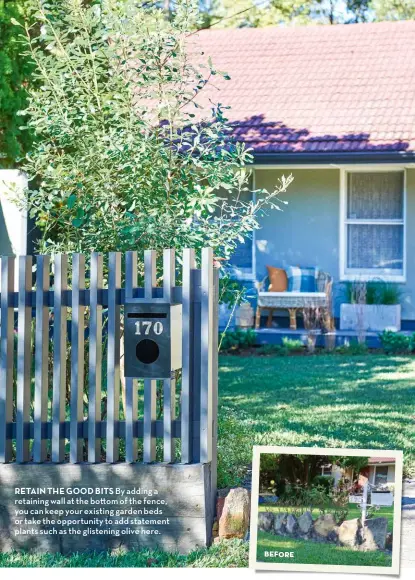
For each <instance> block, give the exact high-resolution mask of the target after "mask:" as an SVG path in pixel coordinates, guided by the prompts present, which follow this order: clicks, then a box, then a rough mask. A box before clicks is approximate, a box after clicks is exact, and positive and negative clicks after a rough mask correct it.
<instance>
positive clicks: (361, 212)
mask: <svg viewBox="0 0 415 580" xmlns="http://www.w3.org/2000/svg"><path fill="white" fill-rule="evenodd" d="M347 209H348V211H347V218H348V219H365V220H368V219H388V220H390V219H402V217H403V173H402V172H395V173H387V172H382V173H349V187H348V200H347Z"/></svg>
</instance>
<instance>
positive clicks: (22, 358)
mask: <svg viewBox="0 0 415 580" xmlns="http://www.w3.org/2000/svg"><path fill="white" fill-rule="evenodd" d="M31 290H32V258H31V257H30V256H20V257H19V306H18V315H17V316H18V323H17V324H18V326H17V328H18V332H17V395H16V461H17V463H25V462H26V461H29V458H30V447H29V444H30V441H29V438H28V437H26V436H25V434H26V433H25V424H27V423H29V420H30V359H31V340H30V339H31V337H30V333H31V307H30V305H29V300H28V293H29V292H30V291H31Z"/></svg>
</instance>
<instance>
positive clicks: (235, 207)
mask: <svg viewBox="0 0 415 580" xmlns="http://www.w3.org/2000/svg"><path fill="white" fill-rule="evenodd" d="M198 14H199V11H198V7H197V2H193V1H189V0H181V1H179V2H177V4H176V10H175V12H174V14H173V15H172V17H171V18H170V19H166V18H165V12H164V10H163V8H162V7H157V5H156V6H155V4H154V3H143V2H136V1H134V0H122V1H119V0H102V1H101V2H99V3H98V4H96V5H92V6H91V5H89V6H85V4H84V2H82V0H63V1H62V2H61V3H60V4H59V5H58V6H56V3H53V4H51V5H49V4H48V2H47V1H42V2H39V4H38V8H37V13H36V21H37V28H36V29H35V30H40V32H39V33H38V34H34V32H33V30H34V29H33V28H32V27H31V26H29V25H27V24H24V23H18V22H17V21H14V24H15V25H16V26H20V27H21V37H22V39H23V41H24V42H25V44H26V53H27V55H28V57H29V58H30V59H31V61H32V63H33V66H34V76H35V79H36V83H34V84H33V85H32V86H31V88H30V89H29V94H28V106H27V109H26V110H25V111H24V115H25V118H28V119H29V120H28V122H27V125H26V127H27V128H28V129H29V130H30V131H32V132H33V133H34V134H35V136H36V139H35V144H34V146H33V149H32V151H31V152H30V154H28V155H27V158H26V163H25V170H26V171H27V173H28V175H29V178H30V180H31V182H32V190H31V191H30V193H29V194H28V195H27V197H25V200H24V203H25V204H26V205H27V206H28V210H29V212H30V215H31V217H32V218H34V221H35V223H36V225H37V227H38V228H39V229H40V231H41V238H40V241H39V250H40V251H41V252H90V251H102V252H108V251H114V250H119V251H125V250H131V249H135V250H138V251H139V252H140V251H141V250H143V249H144V248H153V249H160V248H167V247H175V248H178V249H181V248H184V247H195V248H201V247H202V246H210V247H212V248H214V250H215V254H216V256H218V257H222V258H224V259H226V258H228V257H229V256H230V255H231V254H232V251H233V250H234V249H235V247H236V245H237V244H238V243H241V242H243V241H244V239H246V237H247V236H250V235H251V233H252V231H253V230H254V229H255V228H257V227H258V226H259V223H258V220H259V217H260V215H261V214H262V213H263V212H264V211H266V210H267V209H269V208H274V209H281V200H280V199H279V194H281V192H282V191H284V190H285V189H286V187H287V186H288V184H289V183H290V179H291V178H290V177H288V178H283V179H282V180H281V181H280V182H278V183H277V184H276V186H275V189H273V190H272V191H266V190H259V191H257V192H256V196H255V197H254V200H253V199H252V198H250V196H249V195H247V192H248V193H249V164H250V163H251V161H252V155H251V152H250V151H249V150H248V149H247V148H246V147H245V146H244V145H243V144H242V143H237V142H235V141H234V140H233V138H232V126H231V124H230V123H229V122H228V120H227V118H226V112H227V108H226V107H225V106H224V105H222V104H221V103H213V102H210V101H209V100H208V99H206V98H202V97H203V94H204V92H206V87H207V86H208V85H209V84H210V83H212V79H215V78H219V77H221V78H222V79H225V80H226V79H228V78H229V77H228V76H227V75H226V73H222V72H219V71H217V70H216V69H215V67H214V63H212V62H211V60H210V59H209V58H208V55H204V54H202V53H198V52H197V51H195V49H194V45H195V44H194V43H192V38H193V34H194V29H195V23H196V21H197V18H198ZM39 25H40V26H39ZM206 103H208V105H206Z"/></svg>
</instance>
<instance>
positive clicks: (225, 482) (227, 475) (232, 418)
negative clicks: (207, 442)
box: [218, 406, 255, 489]
mask: <svg viewBox="0 0 415 580" xmlns="http://www.w3.org/2000/svg"><path fill="white" fill-rule="evenodd" d="M254 437H255V429H254V424H253V422H252V421H251V420H250V419H249V417H248V415H246V414H244V413H240V412H236V411H235V410H234V409H231V408H230V407H223V406H222V407H221V408H220V413H219V419H218V488H219V489H221V488H224V487H235V486H238V485H240V484H241V483H242V481H243V479H244V477H245V475H246V473H247V470H248V467H249V465H250V464H251V462H252V445H253V443H254Z"/></svg>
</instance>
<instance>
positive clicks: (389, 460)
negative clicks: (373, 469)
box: [369, 457, 396, 465]
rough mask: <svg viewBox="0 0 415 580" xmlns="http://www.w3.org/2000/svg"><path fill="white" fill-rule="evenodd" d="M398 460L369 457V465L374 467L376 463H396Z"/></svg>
mask: <svg viewBox="0 0 415 580" xmlns="http://www.w3.org/2000/svg"><path fill="white" fill-rule="evenodd" d="M395 461H396V459H395V458H394V457H369V465H374V464H375V463H395Z"/></svg>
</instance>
